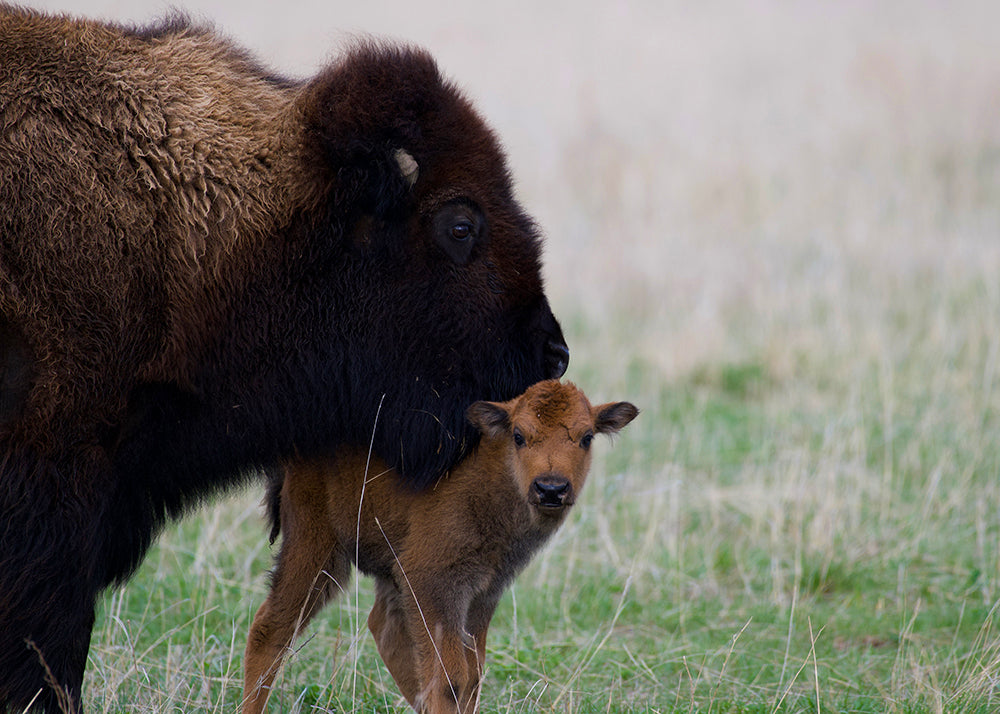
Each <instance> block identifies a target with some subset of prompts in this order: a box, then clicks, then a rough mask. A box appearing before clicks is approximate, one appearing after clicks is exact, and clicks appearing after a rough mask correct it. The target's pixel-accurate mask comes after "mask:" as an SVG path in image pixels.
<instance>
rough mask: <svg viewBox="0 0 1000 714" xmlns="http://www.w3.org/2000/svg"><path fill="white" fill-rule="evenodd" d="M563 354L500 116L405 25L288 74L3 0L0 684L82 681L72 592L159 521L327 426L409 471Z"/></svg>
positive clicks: (439, 457)
mask: <svg viewBox="0 0 1000 714" xmlns="http://www.w3.org/2000/svg"><path fill="white" fill-rule="evenodd" d="M567 359H568V351H567V348H566V345H565V343H564V340H563V337H562V334H561V331H560V329H559V325H558V322H557V321H556V319H555V318H554V317H553V315H552V312H551V310H550V309H549V306H548V302H547V300H546V298H545V293H544V290H543V285H542V280H541V276H540V246H539V239H538V235H537V231H536V229H535V227H534V225H533V223H532V221H531V220H530V218H529V217H528V216H527V215H526V214H525V213H524V211H523V210H522V208H521V207H520V206H519V205H518V203H517V202H516V200H515V198H514V196H513V193H512V190H511V180H510V177H509V175H508V170H507V166H506V163H505V159H504V156H503V154H502V152H501V150H500V148H499V144H498V142H497V140H496V138H495V137H494V136H493V134H492V132H491V131H490V130H489V129H488V128H487V126H486V125H485V124H484V122H483V121H482V119H481V118H480V117H479V116H478V115H477V114H476V112H475V111H474V109H473V108H472V106H471V105H470V104H469V103H468V101H466V99H464V98H463V97H462V95H461V94H460V93H459V92H458V91H457V90H456V89H455V87H454V86H452V85H451V84H449V83H448V82H447V81H445V80H444V79H442V77H441V75H440V73H439V71H438V69H437V67H436V66H435V63H434V62H433V60H432V59H431V58H430V57H429V56H428V55H427V54H426V53H424V52H422V51H420V50H415V49H411V48H406V47H398V46H393V45H386V44H378V43H374V42H368V43H359V44H357V45H355V46H354V47H353V48H351V49H350V50H349V51H348V52H346V53H345V55H344V56H343V57H342V58H341V59H340V60H339V61H337V62H335V63H334V64H332V65H331V66H330V67H328V68H327V69H325V70H324V71H323V72H321V73H320V74H318V75H317V76H316V77H315V78H313V79H312V80H309V81H306V82H292V81H288V80H285V79H282V78H280V77H278V76H276V75H274V74H272V73H270V72H268V71H266V70H265V69H263V68H262V67H261V66H260V65H259V64H257V63H256V62H255V61H254V60H253V59H252V58H251V57H250V56H249V55H248V54H247V53H246V52H245V51H243V50H242V49H240V48H237V47H234V46H233V45H232V44H231V43H229V42H228V41H227V40H225V39H221V38H220V37H219V36H217V35H216V34H215V33H214V32H213V31H211V30H208V29H205V28H199V27H196V26H192V25H191V24H190V23H188V22H187V21H186V20H184V19H183V18H173V19H171V20H169V21H167V22H164V23H161V24H160V25H158V26H155V27H149V28H142V29H129V28H123V27H119V26H115V25H109V24H99V23H93V22H88V21H83V20H75V19H71V18H65V17H51V16H46V15H43V14H39V13H34V12H31V11H27V10H22V9H18V8H13V7H8V6H3V5H0V452H2V454H0V542H2V543H3V544H4V547H3V548H2V549H0V711H3V710H6V709H11V708H13V709H17V710H20V709H21V708H23V707H25V706H27V705H28V703H29V702H31V701H34V702H35V703H34V705H33V706H35V707H40V708H42V709H46V710H56V709H57V708H58V707H59V706H60V701H63V699H64V697H66V696H68V697H69V698H70V699H71V700H72V702H73V706H74V707H78V706H79V694H80V685H81V681H82V673H83V667H84V663H85V661H86V654H87V648H88V644H89V637H90V629H91V627H92V624H93V617H94V615H93V612H94V610H93V608H94V601H95V598H96V596H97V595H98V593H99V592H100V591H101V590H102V589H103V588H105V587H107V586H108V585H109V584H112V583H114V582H116V581H122V580H124V579H126V578H127V577H128V575H129V574H130V573H131V572H132V571H133V569H134V568H135V567H136V565H137V564H138V563H139V562H140V561H141V559H142V557H143V555H144V553H145V551H146V549H147V548H148V546H149V544H150V542H151V541H152V539H153V538H154V537H155V535H156V533H157V531H158V529H159V528H160V527H161V526H162V524H163V523H164V522H165V521H166V519H168V518H170V517H174V516H178V515H180V514H181V513H183V512H184V510H185V508H186V507H187V506H189V505H191V504H193V503H196V502H198V501H199V500H201V499H203V498H205V497H207V496H209V495H211V494H212V493H214V492H216V491H218V490H221V489H223V488H225V487H226V486H228V485H231V484H233V483H237V482H239V481H240V480H241V479H242V478H244V474H246V473H249V472H250V471H251V470H252V469H253V468H255V467H258V466H268V465H272V464H275V463H277V462H279V461H283V460H287V459H290V458H296V457H311V456H316V455H322V454H326V453H332V452H333V450H335V449H336V448H337V447H338V446H341V445H343V444H354V445H362V446H364V445H368V444H371V445H372V447H373V449H374V451H375V452H376V453H377V454H378V455H379V456H380V457H381V458H382V459H383V460H384V461H385V462H387V463H388V464H389V465H391V466H393V467H394V468H395V469H396V470H397V471H398V472H399V473H400V474H401V476H402V478H404V479H406V480H408V481H410V482H411V483H412V484H413V485H414V487H417V488H419V487H422V486H425V485H427V484H429V483H431V482H433V481H434V480H435V479H436V478H437V477H438V476H439V475H440V474H441V473H443V472H444V471H445V470H447V469H448V468H449V467H450V466H451V465H452V464H453V463H454V462H455V461H456V460H457V459H458V458H459V457H460V456H461V454H462V453H464V451H465V450H466V449H468V447H469V446H470V445H471V442H472V440H473V439H474V438H475V435H474V434H473V433H472V432H471V431H470V427H468V426H467V425H466V423H465V420H464V412H465V409H466V407H468V405H469V404H470V403H472V402H474V401H477V400H491V401H504V400H507V399H510V398H512V397H514V396H515V395H517V394H519V393H520V392H522V391H523V390H524V389H525V388H526V387H527V386H529V385H530V384H532V383H534V382H536V381H538V380H541V379H543V378H547V377H552V376H558V375H560V374H562V373H563V372H564V371H565V368H566V361H567ZM43 661H44V663H45V666H43V665H42V662H43ZM39 691H41V692H42V694H41V695H39V696H38V698H37V699H36V698H35V697H36V694H37V693H38V692H39Z"/></svg>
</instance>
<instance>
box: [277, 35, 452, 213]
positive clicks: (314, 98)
mask: <svg viewBox="0 0 1000 714" xmlns="http://www.w3.org/2000/svg"><path fill="white" fill-rule="evenodd" d="M449 91H452V92H453V90H449V88H448V85H447V84H446V83H445V82H444V80H443V79H442V78H441V76H440V74H439V72H438V68H437V65H436V64H435V62H434V60H433V59H432V58H431V57H430V55H428V54H427V53H426V52H424V51H422V50H417V49H413V48H408V47H398V46H393V45H385V44H378V43H374V42H370V41H369V42H362V43H359V44H357V45H355V46H354V47H353V48H352V49H351V50H349V51H348V52H347V53H346V54H345V55H344V57H343V58H342V59H341V60H340V61H339V62H337V63H335V64H333V65H332V66H330V67H328V68H327V69H326V70H325V71H323V72H321V73H320V74H319V75H317V76H316V78H315V79H313V80H312V81H311V82H310V83H309V84H308V85H307V87H305V89H304V90H303V92H302V93H301V94H300V96H299V98H298V99H297V104H298V109H299V112H300V115H301V117H302V120H303V122H304V129H305V133H304V134H303V136H304V139H305V149H306V152H305V154H304V160H305V161H306V162H307V164H309V165H307V166H306V167H304V168H305V169H306V171H305V175H306V176H307V177H308V180H310V181H313V180H318V182H319V183H318V185H320V186H323V187H325V188H324V193H325V194H326V197H327V200H332V201H333V202H334V203H335V204H337V205H338V206H339V207H340V208H342V209H343V208H348V204H354V206H353V207H354V208H357V209H359V210H360V211H361V212H364V213H369V212H373V213H375V214H382V215H385V214H386V213H388V212H391V211H392V210H394V209H396V208H399V206H400V202H401V201H404V200H405V199H406V198H407V196H409V194H410V193H411V189H412V187H413V185H414V184H415V183H416V181H417V179H418V176H419V173H420V172H419V166H418V164H417V161H416V159H415V158H414V157H415V156H419V155H420V153H419V148H420V147H421V146H422V145H423V144H422V142H423V141H424V129H425V126H424V125H425V123H426V122H427V121H428V117H429V116H431V115H432V114H433V113H434V112H435V111H436V110H437V109H438V108H439V106H440V105H441V103H442V101H444V99H445V98H446V97H447V96H449ZM365 203H367V204H369V205H364V204H365ZM358 204H360V205H358Z"/></svg>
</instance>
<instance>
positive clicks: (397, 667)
mask: <svg viewBox="0 0 1000 714" xmlns="http://www.w3.org/2000/svg"><path fill="white" fill-rule="evenodd" d="M637 414H638V410H637V409H636V408H635V407H634V406H633V405H631V404H629V403H628V402H616V403H609V404H602V405H599V406H596V407H594V406H591V404H590V402H588V401H587V398H586V397H585V396H584V395H583V393H582V392H580V391H579V390H578V389H577V388H576V387H575V386H574V385H572V384H570V383H566V384H560V383H559V382H558V381H555V380H552V381H546V382H540V383H539V384H537V385H535V386H533V387H531V388H530V389H528V391H527V392H525V393H524V394H523V395H522V396H520V397H518V398H516V399H513V400H511V401H509V402H506V403H503V404H496V403H489V402H477V403H476V404H473V405H472V406H471V407H470V408H469V410H468V417H469V420H470V421H471V422H472V423H473V424H474V425H475V426H476V427H477V428H478V429H479V430H480V431H481V432H482V434H483V438H482V440H481V442H480V444H479V447H478V448H477V449H476V450H475V451H474V452H473V453H472V454H470V455H469V456H468V457H466V459H465V460H464V461H462V462H460V463H459V465H458V466H456V467H455V468H454V469H453V470H452V471H451V472H450V473H449V474H448V475H446V476H445V477H444V478H442V479H441V480H440V481H439V482H438V483H437V485H436V486H435V487H434V488H433V489H432V490H430V491H426V492H423V493H415V492H414V491H413V490H412V489H409V488H408V487H406V486H405V485H404V484H402V483H400V481H399V479H398V476H397V475H396V474H395V473H393V472H392V471H391V470H389V469H387V468H386V467H385V465H384V464H382V463H380V462H379V461H378V460H375V461H374V462H372V463H371V464H369V463H367V455H366V453H365V452H363V451H358V450H344V451H342V452H340V453H339V454H338V455H337V456H336V457H334V458H333V459H328V460H322V461H309V462H301V463H298V464H296V465H295V466H293V467H291V468H289V469H288V470H287V471H286V474H285V478H284V482H283V484H282V490H281V498H280V519H281V528H282V530H283V532H284V540H283V542H282V544H281V552H280V554H279V556H278V562H277V568H276V571H275V574H274V580H273V582H272V585H271V592H270V594H269V595H268V597H267V600H266V601H265V602H264V604H263V605H261V607H260V610H259V611H258V612H257V616H256V617H255V618H254V622H253V626H252V627H251V630H250V636H249V638H248V641H247V651H246V660H245V663H244V690H243V693H244V709H243V711H244V712H245V714H258V713H259V712H262V711H263V710H264V707H265V704H266V702H267V697H268V694H269V692H270V688H271V686H272V684H273V681H274V676H275V673H276V671H277V669H278V667H279V666H280V664H281V661H282V659H283V657H284V655H285V652H286V651H287V648H288V647H289V645H290V644H291V641H292V638H293V637H294V636H295V635H296V633H298V632H299V631H300V630H301V629H302V628H303V627H304V626H305V624H306V623H307V622H308V621H309V620H310V619H311V618H312V617H313V616H314V615H315V614H316V613H317V612H318V611H319V609H320V608H321V607H322V605H323V604H324V603H325V602H326V601H327V600H328V599H330V598H331V597H333V596H335V595H336V594H337V593H338V592H340V591H341V590H344V589H345V588H346V587H347V583H348V580H349V577H350V571H351V563H354V564H356V565H357V567H358V568H359V569H360V570H361V571H362V572H364V573H367V574H369V575H373V576H374V577H375V582H376V584H375V588H376V599H375V605H374V607H373V608H372V611H371V614H370V615H369V616H368V626H369V628H370V629H371V631H372V634H373V635H374V637H375V642H376V643H377V645H378V651H379V653H380V654H381V655H382V659H383V660H384V661H385V663H386V666H387V667H388V668H389V672H390V673H391V674H392V676H393V678H394V679H395V680H396V683H397V685H398V686H399V689H400V691H401V692H402V693H403V696H405V697H406V699H407V701H408V702H410V704H411V705H412V706H413V707H414V708H415V709H416V710H418V711H420V712H424V713H426V714H441V713H443V712H462V713H463V714H466V713H470V712H475V711H476V710H477V709H478V703H479V702H478V700H479V683H480V677H481V674H482V670H483V664H484V662H485V655H486V631H487V628H488V626H489V623H490V619H491V618H492V616H493V611H494V609H495V608H496V605H497V602H498V601H499V599H500V596H501V595H502V593H503V591H504V589H505V588H506V587H507V585H508V584H509V583H510V581H511V580H512V579H513V578H514V577H515V575H517V573H518V572H519V571H520V570H521V569H522V568H523V567H524V566H525V565H526V564H527V562H528V560H529V559H530V557H531V556H532V554H533V553H534V552H535V551H536V550H537V549H538V548H539V547H540V546H541V545H542V543H544V542H545V540H546V539H547V538H548V537H549V536H550V535H552V533H553V532H554V531H555V529H556V528H558V527H559V525H560V524H561V523H562V522H563V520H564V518H565V516H566V512H567V510H568V509H569V507H570V506H571V505H572V504H573V502H574V501H575V500H576V497H577V495H578V494H579V492H580V489H581V488H582V487H583V484H584V481H585V479H586V477H587V471H588V469H589V468H590V461H591V452H590V442H591V440H592V439H593V437H594V435H595V434H601V433H613V432H616V431H618V430H619V429H621V428H622V427H624V426H625V425H626V424H628V423H629V422H630V421H631V420H632V419H634V418H635V416H636V415H637Z"/></svg>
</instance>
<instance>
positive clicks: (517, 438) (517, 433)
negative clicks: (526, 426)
mask: <svg viewBox="0 0 1000 714" xmlns="http://www.w3.org/2000/svg"><path fill="white" fill-rule="evenodd" d="M525 443H526V442H525V441H524V435H523V434H522V433H521V430H520V429H514V446H516V447H517V448H519V449H520V448H521V447H522V446H524V444H525Z"/></svg>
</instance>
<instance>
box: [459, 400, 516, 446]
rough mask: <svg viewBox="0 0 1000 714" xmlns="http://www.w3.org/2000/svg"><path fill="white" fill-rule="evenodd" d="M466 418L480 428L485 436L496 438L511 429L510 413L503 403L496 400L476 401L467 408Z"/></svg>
mask: <svg viewBox="0 0 1000 714" xmlns="http://www.w3.org/2000/svg"><path fill="white" fill-rule="evenodd" d="M465 418H466V419H468V420H469V421H470V422H471V423H472V425H473V426H475V427H476V428H477V429H479V431H480V432H482V434H483V436H489V437H492V438H496V437H498V436H503V435H504V434H506V433H507V432H508V431H509V430H510V415H509V414H508V413H507V410H506V409H504V408H503V405H501V404H497V403H495V402H476V403H475V404H473V405H472V406H471V407H469V408H468V409H467V410H466V412H465Z"/></svg>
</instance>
